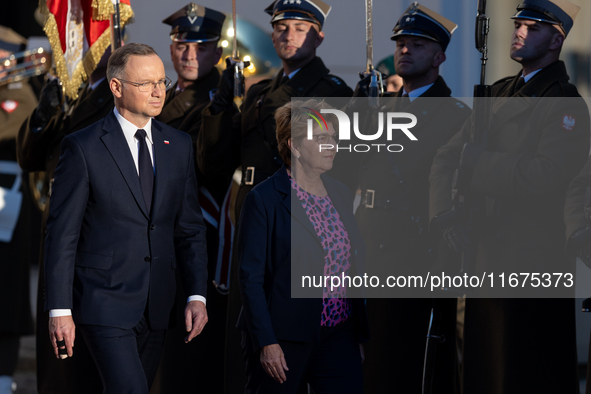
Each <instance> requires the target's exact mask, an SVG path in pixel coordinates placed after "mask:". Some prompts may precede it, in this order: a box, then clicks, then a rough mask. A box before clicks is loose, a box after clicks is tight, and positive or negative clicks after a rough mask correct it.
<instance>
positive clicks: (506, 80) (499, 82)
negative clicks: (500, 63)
mask: <svg viewBox="0 0 591 394" xmlns="http://www.w3.org/2000/svg"><path fill="white" fill-rule="evenodd" d="M513 78H515V75H511V76H509V77H505V78H501V79H499V80H498V81H496V82H495V83H493V84H492V86H497V85H501V84H504V83H507V82H508V81H511V80H512V79H513Z"/></svg>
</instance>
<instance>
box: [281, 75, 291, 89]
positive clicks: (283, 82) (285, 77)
mask: <svg viewBox="0 0 591 394" xmlns="http://www.w3.org/2000/svg"><path fill="white" fill-rule="evenodd" d="M287 81H289V77H288V76H287V75H284V76H283V77H282V78H281V80H280V81H279V86H282V85H285V84H286V83H287Z"/></svg>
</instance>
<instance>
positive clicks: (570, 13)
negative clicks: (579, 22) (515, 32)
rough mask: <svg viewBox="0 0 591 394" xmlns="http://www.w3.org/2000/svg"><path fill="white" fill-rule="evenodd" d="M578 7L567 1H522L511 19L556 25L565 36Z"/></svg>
mask: <svg viewBox="0 0 591 394" xmlns="http://www.w3.org/2000/svg"><path fill="white" fill-rule="evenodd" d="M580 9H581V7H579V6H578V5H576V4H573V3H571V2H570V1H568V0H524V1H523V3H521V4H519V5H518V6H517V13H516V14H515V15H513V16H512V17H511V19H530V20H534V21H538V22H546V23H550V24H552V25H556V26H557V27H559V28H560V30H562V32H563V33H564V35H565V36H567V35H568V33H569V32H570V29H572V27H573V25H574V23H575V18H576V17H577V14H578V13H579V10H580Z"/></svg>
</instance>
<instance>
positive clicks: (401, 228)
mask: <svg viewBox="0 0 591 394" xmlns="http://www.w3.org/2000/svg"><path fill="white" fill-rule="evenodd" d="M456 28H457V25H456V24H455V23H453V22H451V21H450V20H448V19H446V18H444V17H443V16H441V15H439V14H437V13H436V12H434V11H432V10H430V9H428V8H427V7H425V6H422V5H419V4H418V3H413V4H412V5H411V6H410V7H409V8H408V9H407V10H406V11H405V12H404V13H403V14H402V16H401V17H400V19H399V20H398V22H397V23H396V26H395V27H394V29H393V35H392V37H391V39H392V40H393V41H395V43H396V50H395V53H394V66H395V68H396V71H397V73H398V75H400V77H402V89H400V90H399V91H398V92H397V93H386V94H385V95H384V96H385V97H393V98H396V99H389V100H385V99H382V100H380V101H381V103H383V104H382V105H384V107H383V108H380V109H379V112H408V113H411V114H414V115H415V116H417V118H418V122H417V126H415V127H413V129H412V133H413V135H415V136H416V138H417V139H418V141H417V142H413V143H408V142H409V141H408V138H407V136H406V135H405V134H403V133H399V134H394V136H393V139H392V140H391V141H387V140H386V136H385V135H384V136H383V137H382V138H381V140H378V141H374V142H373V143H378V144H379V143H382V144H385V145H390V144H400V145H402V146H404V149H403V151H402V152H398V153H388V152H384V151H383V150H382V151H381V152H379V153H378V152H372V153H353V154H348V153H347V152H344V153H345V154H343V153H339V155H337V159H336V161H337V163H335V167H337V171H338V165H339V164H338V161H339V159H343V158H344V159H345V160H347V161H350V160H351V159H353V160H352V161H353V162H355V161H357V160H355V159H359V158H360V159H361V163H360V164H355V165H354V166H353V167H356V168H361V169H362V170H361V174H360V177H359V184H358V185H355V186H354V187H353V188H354V189H357V187H359V188H360V189H361V205H360V207H359V208H358V210H357V221H358V223H359V227H360V229H361V231H362V233H363V238H364V239H365V242H366V244H367V250H368V254H367V258H366V264H365V265H366V272H367V273H368V275H369V274H371V273H372V272H373V273H378V272H386V271H385V270H386V269H387V270H388V272H389V273H390V274H391V273H396V274H402V273H403V272H406V273H408V274H413V273H414V274H416V273H417V272H418V270H421V269H428V268H429V267H430V265H431V264H432V262H433V258H432V256H433V255H434V253H435V251H434V250H432V249H433V248H434V245H433V243H434V241H433V240H431V239H430V238H429V236H428V234H427V228H428V209H429V208H428V205H429V204H428V200H429V181H428V180H429V171H430V169H431V164H432V162H433V158H434V157H435V153H436V152H437V149H438V148H439V147H440V146H442V145H444V144H446V143H447V142H448V141H449V139H450V138H451V137H452V136H453V135H454V134H455V133H456V132H457V131H458V130H459V129H460V128H461V126H462V124H463V123H464V121H465V119H466V118H467V117H468V116H470V108H469V107H468V106H467V105H465V104H464V103H462V102H461V101H459V100H456V99H454V98H451V90H450V89H449V87H448V86H447V85H446V83H445V81H444V80H443V78H442V77H441V76H440V75H439V67H440V65H441V64H442V63H443V62H444V61H445V60H446V55H445V50H446V49H447V46H448V44H449V43H450V40H451V37H452V34H453V32H454V30H455V29H456ZM368 83H369V79H368V78H366V79H364V80H362V81H360V82H359V84H358V86H357V89H356V90H355V92H356V93H355V95H356V96H363V95H365V94H364V92H366V91H367V88H366V87H367V85H368ZM434 98H440V99H437V100H436V99H434ZM376 128H377V126H376V127H372V128H370V129H371V130H375V129H376ZM384 134H385V133H384ZM339 156H340V157H339ZM350 165H351V164H350V163H347V166H350ZM387 295H388V294H387V293H385V294H383V296H384V297H387ZM455 301H456V300H455V299H451V300H438V301H437V302H438V307H439V308H440V309H441V308H445V315H446V316H447V319H446V325H447V326H446V328H447V332H446V333H445V335H446V337H447V340H446V343H444V344H440V345H439V349H438V351H437V352H438V354H439V355H440V356H442V357H440V359H441V361H442V362H441V363H440V364H438V365H437V367H436V372H437V379H435V382H436V384H435V386H436V387H437V388H438V391H435V392H452V391H451V386H452V385H453V381H454V374H453V372H454V368H453V367H454V351H455V348H454V345H455V343H454V340H453V338H454V337H455V336H454V330H455V309H456V305H455ZM432 307H433V301H432V300H431V299H392V298H369V299H368V300H367V311H368V312H367V313H368V319H369V324H370V332H371V341H370V342H369V343H367V344H365V354H366V359H365V362H364V365H363V368H364V384H365V392H367V393H381V392H385V390H387V388H389V387H393V390H395V391H400V392H403V393H421V387H422V374H423V359H424V355H425V342H426V335H427V331H428V328H429V318H430V314H431V309H432Z"/></svg>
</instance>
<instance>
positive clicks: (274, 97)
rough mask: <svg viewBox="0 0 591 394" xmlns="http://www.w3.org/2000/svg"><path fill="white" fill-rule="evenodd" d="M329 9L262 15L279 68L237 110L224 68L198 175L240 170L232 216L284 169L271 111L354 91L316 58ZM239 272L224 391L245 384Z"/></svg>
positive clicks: (306, 4) (312, 2) (201, 139)
mask: <svg viewBox="0 0 591 394" xmlns="http://www.w3.org/2000/svg"><path fill="white" fill-rule="evenodd" d="M330 8H331V7H330V6H329V5H327V4H325V3H324V2H322V1H321V0H301V1H297V2H296V1H293V0H291V1H274V2H273V4H271V5H270V6H269V7H268V8H267V9H266V10H265V12H267V13H268V14H270V15H271V24H272V25H273V33H272V36H271V38H272V40H273V45H274V47H275V50H276V52H277V55H278V56H279V58H280V59H281V61H282V64H283V68H282V69H281V70H279V72H278V73H277V75H276V76H275V77H274V78H273V79H266V80H263V81H261V82H259V83H257V84H255V85H253V86H251V87H250V89H249V91H248V94H247V95H246V98H245V100H244V102H243V104H242V108H241V112H238V111H237V110H235V109H234V108H233V107H232V99H233V96H234V93H233V86H234V81H233V68H228V69H226V70H225V71H224V72H223V73H222V80H221V81H220V85H219V88H218V91H217V93H216V95H215V96H214V99H213V101H212V103H211V105H210V106H208V107H207V108H206V109H205V110H204V111H203V118H202V129H201V132H200V133H199V136H198V138H197V160H198V165H199V168H200V170H201V171H202V173H203V174H204V175H205V176H212V177H213V176H216V175H217V173H218V169H219V168H226V167H227V166H228V165H230V166H231V167H233V168H236V167H238V166H240V167H242V182H241V185H240V189H239V191H238V196H237V199H236V211H235V212H236V218H238V217H239V214H240V209H241V208H242V203H243V201H244V199H245V197H246V195H247V194H248V192H249V191H250V190H251V189H252V188H253V187H254V186H255V185H256V184H258V183H260V182H261V181H263V180H265V179H267V178H268V177H269V176H271V175H272V174H273V173H274V172H275V171H277V170H278V169H279V168H280V167H281V165H282V162H281V158H280V156H279V153H278V151H277V140H276V137H275V120H274V114H275V110H276V109H277V108H279V107H280V106H282V105H283V104H285V103H286V102H288V101H289V100H291V98H292V97H350V96H351V94H352V93H353V92H352V90H351V89H350V88H349V87H348V86H347V85H346V84H345V82H343V80H342V79H340V78H339V77H336V76H334V75H331V74H330V72H329V70H328V69H327V68H326V66H325V65H324V63H323V62H322V60H321V59H320V58H319V57H317V56H316V49H317V48H318V47H319V46H320V44H321V43H322V41H323V38H324V32H323V31H322V26H323V25H324V21H325V18H326V16H327V15H328V13H329V11H330ZM237 272H238V267H237V266H236V264H233V266H232V275H231V279H230V283H231V285H230V288H231V289H232V291H231V295H230V301H229V304H230V305H229V308H228V310H229V313H228V338H227V340H226V351H227V354H226V371H227V373H228V374H230V375H227V376H226V383H227V384H226V389H227V392H236V390H242V389H243V388H244V382H245V380H244V378H242V379H232V380H231V381H229V379H228V378H229V377H230V376H232V377H234V376H236V373H237V371H244V363H243V361H242V357H241V353H240V349H241V347H240V339H239V338H240V332H239V331H238V330H236V329H235V328H234V326H235V324H236V321H237V320H238V314H239V311H240V306H241V302H240V294H239V292H238V274H237ZM229 386H231V387H234V390H230V389H228V387H229Z"/></svg>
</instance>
